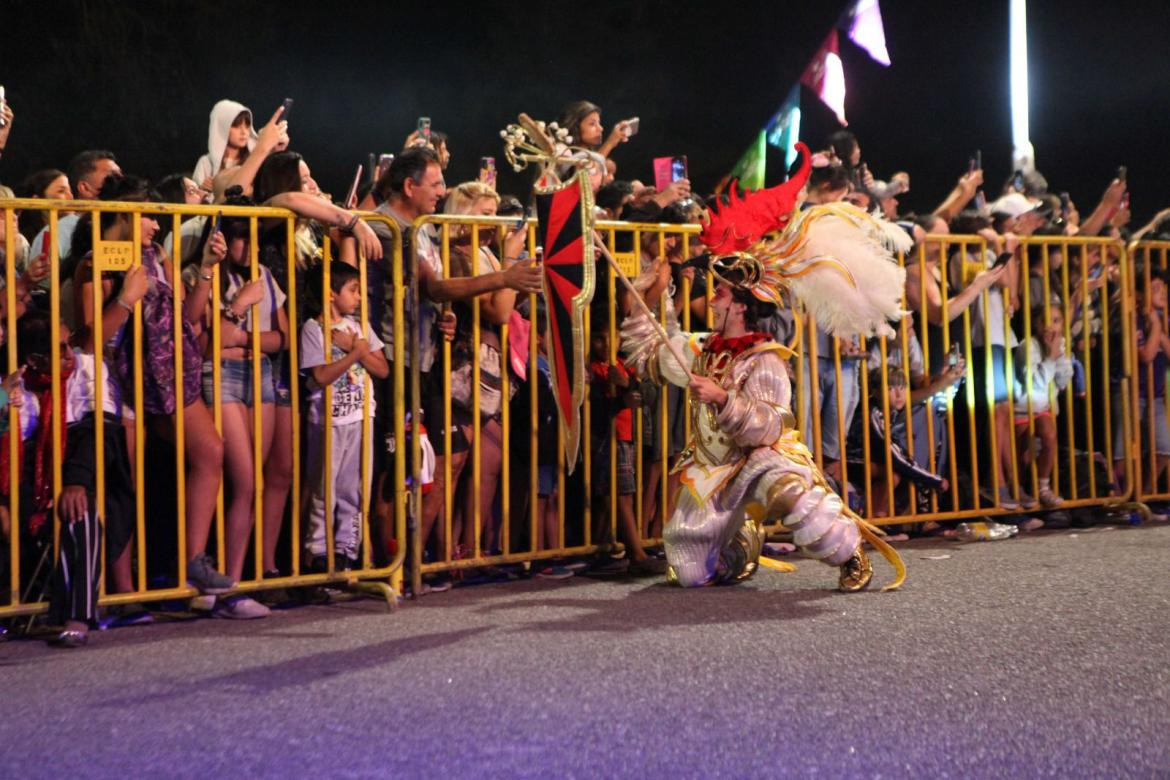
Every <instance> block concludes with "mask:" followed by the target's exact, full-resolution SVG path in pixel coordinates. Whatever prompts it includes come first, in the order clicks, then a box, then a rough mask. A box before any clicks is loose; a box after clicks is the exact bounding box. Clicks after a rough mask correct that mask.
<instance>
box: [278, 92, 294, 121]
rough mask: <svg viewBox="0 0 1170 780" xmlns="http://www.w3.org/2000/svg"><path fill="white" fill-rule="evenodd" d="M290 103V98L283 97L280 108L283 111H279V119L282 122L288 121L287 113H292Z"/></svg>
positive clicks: (291, 100)
mask: <svg viewBox="0 0 1170 780" xmlns="http://www.w3.org/2000/svg"><path fill="white" fill-rule="evenodd" d="M292 104H293V99H292V98H285V99H284V102H283V103H281V108H283V109H284V111H282V112H280V119H281V121H284V122H287V121H288V115H289V114H291V113H292Z"/></svg>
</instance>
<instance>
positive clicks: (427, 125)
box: [418, 116, 431, 143]
mask: <svg viewBox="0 0 1170 780" xmlns="http://www.w3.org/2000/svg"><path fill="white" fill-rule="evenodd" d="M418 137H419V138H421V139H422V140H424V141H426V142H427V143H430V142H431V118H430V117H429V116H420V117H419V118H418Z"/></svg>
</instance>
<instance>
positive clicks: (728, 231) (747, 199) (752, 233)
mask: <svg viewBox="0 0 1170 780" xmlns="http://www.w3.org/2000/svg"><path fill="white" fill-rule="evenodd" d="M796 149H797V151H799V152H800V155H801V163H800V169H799V170H797V172H796V175H795V176H793V177H792V178H791V179H789V180H788V181H786V182H784V183H783V184H780V185H777V186H775V187H772V188H770V189H766V190H757V191H756V192H749V193H748V194H747V195H745V196H743V197H742V198H741V197H739V195H738V194H737V193H736V189H737V188H736V182H734V181H733V182H732V183H731V187H730V193H731V194H730V201H731V202H730V203H728V204H727V205H726V206H722V207H719V206H718V205H712V206H711V208H710V210H709V211H708V217H709V219H708V222H707V224H706V226H705V227H704V228H703V232H702V233H700V234H699V240H700V241H702V242H703V243H704V244H705V245H706V246H707V248H708V249H710V250H711V254H712V255H714V256H717V255H720V254H730V253H732V252H742V251H744V250H745V249H747V248H748V247H750V246H752V245H753V244H755V243H756V242H758V241H759V240H760V239H761V238H763V237H764V236H765V235H766V234H768V233H771V232H773V231H776V230H782V229H783V228H784V226H785V225H787V224H788V220H789V219H791V218H792V211H793V209H795V208H796V198H797V196H798V195H799V194H800V189H801V187H803V186H804V183H805V182H806V181H808V175H809V170H810V168H811V161H810V154H809V150H808V147H807V146H805V145H804V144H803V143H799V142H798V143H797V144H796Z"/></svg>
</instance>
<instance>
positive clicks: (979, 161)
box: [975, 149, 983, 171]
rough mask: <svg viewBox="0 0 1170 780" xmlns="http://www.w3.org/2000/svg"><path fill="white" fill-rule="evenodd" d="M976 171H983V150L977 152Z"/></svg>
mask: <svg viewBox="0 0 1170 780" xmlns="http://www.w3.org/2000/svg"><path fill="white" fill-rule="evenodd" d="M975 170H977V171H981V170H983V150H982V149H976V150H975Z"/></svg>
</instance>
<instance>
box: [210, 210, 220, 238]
mask: <svg viewBox="0 0 1170 780" xmlns="http://www.w3.org/2000/svg"><path fill="white" fill-rule="evenodd" d="M222 221H223V212H222V211H220V212H217V213H216V215H215V218H214V219H213V220H212V221H211V234H212V235H214V234H215V233H218V232H219V229H220V228H219V225H220V222H222Z"/></svg>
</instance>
